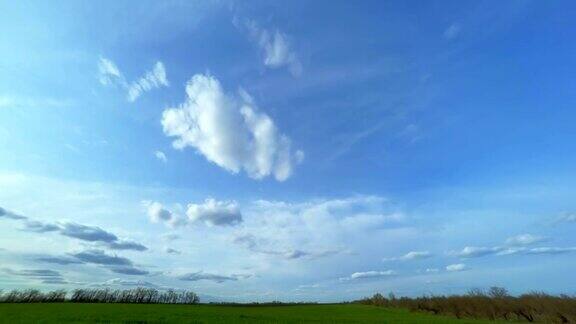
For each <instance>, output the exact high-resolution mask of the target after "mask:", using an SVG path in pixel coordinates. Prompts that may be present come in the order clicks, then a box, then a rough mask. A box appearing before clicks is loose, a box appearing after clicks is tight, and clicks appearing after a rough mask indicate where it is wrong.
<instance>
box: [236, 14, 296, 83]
mask: <svg viewBox="0 0 576 324" xmlns="http://www.w3.org/2000/svg"><path fill="white" fill-rule="evenodd" d="M233 23H234V25H235V26H236V27H237V28H238V29H240V30H243V31H244V30H245V31H246V32H247V33H248V36H249V38H250V40H251V41H252V42H254V43H255V44H256V45H257V46H258V47H259V49H260V52H261V55H262V60H263V64H264V65H265V66H266V67H267V68H270V69H278V68H282V67H286V68H288V70H289V71H290V73H291V74H292V75H293V76H295V77H298V76H300V75H301V74H302V70H303V68H302V63H301V62H300V59H299V58H298V55H297V54H296V51H295V50H294V45H293V42H292V40H291V37H290V36H289V35H288V34H286V33H284V32H282V31H280V30H279V29H277V28H270V29H268V28H263V27H262V26H260V25H259V24H258V23H257V22H256V21H255V20H251V19H246V20H242V19H240V18H238V17H236V18H234V20H233Z"/></svg>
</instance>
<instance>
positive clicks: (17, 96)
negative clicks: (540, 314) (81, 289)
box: [0, 1, 576, 301]
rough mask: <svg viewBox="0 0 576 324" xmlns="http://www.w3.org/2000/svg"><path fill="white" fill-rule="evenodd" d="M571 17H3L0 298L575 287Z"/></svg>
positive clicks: (559, 11)
mask: <svg viewBox="0 0 576 324" xmlns="http://www.w3.org/2000/svg"><path fill="white" fill-rule="evenodd" d="M574 9H576V5H575V4H573V3H571V2H569V1H555V2H549V1H546V2H544V1H506V2H502V1H476V2H462V1H441V2H440V1H439V2H432V1H408V2H407V1H365V2H361V3H360V2H350V1H330V2H321V1H315V2H309V1H290V2H289V3H288V2H286V1H252V2H240V1H238V2H237V1H195V2H192V1H165V2H161V3H160V2H154V1H142V2H139V3H138V5H136V4H135V3H134V2H130V1H126V2H122V1H120V2H118V1H101V2H98V3H95V2H90V1H52V2H40V1H19V2H2V3H0V12H2V13H3V14H2V16H3V18H2V19H0V29H1V30H2V34H3V35H4V36H3V37H2V38H0V53H1V54H0V226H1V227H0V233H1V235H0V268H1V269H0V287H8V288H10V287H42V288H44V289H53V288H66V289H72V288H74V287H78V286H95V285H96V286H114V287H129V286H133V285H138V284H140V285H149V286H155V287H161V288H166V287H186V288H190V289H193V290H195V291H197V292H199V293H200V295H201V296H205V298H206V299H208V300H209V299H210V298H214V299H218V300H234V301H263V300H272V299H279V300H319V301H337V300H346V299H352V298H360V297H363V296H366V295H369V294H372V293H374V292H375V291H381V292H389V291H393V292H395V293H397V294H400V295H420V294H425V293H435V294H445V293H462V292H465V291H466V290H468V289H470V288H474V287H487V286H491V285H500V286H505V287H507V288H509V289H510V290H511V291H512V292H514V293H521V292H524V291H528V290H534V289H536V290H545V291H548V292H552V293H560V292H566V293H574V292H575V291H576V286H575V285H574V283H573V280H570V278H571V275H570V269H573V268H574V266H576V261H575V259H574V256H575V255H576V239H575V238H574V235H573V233H574V230H576V214H575V212H576V210H575V208H576V206H575V205H574V202H573V200H574V198H573V197H574V194H575V193H576V192H575V189H574V185H573V184H574V181H575V180H576V179H575V178H576V177H575V176H574V165H575V164H574V162H575V160H576V132H575V131H574V129H575V128H574V123H573V121H574V118H576V113H575V111H574V107H576V91H575V89H576V82H575V81H574V77H573V72H572V71H574V70H576V46H575V45H574V41H573V39H574V32H573V31H574V30H575V27H576V24H575V23H574V22H573V19H572V18H573V17H571V15H570V13H571V12H573V10H574ZM29 270H52V271H55V273H54V272H50V274H49V275H38V273H40V272H30V271H29Z"/></svg>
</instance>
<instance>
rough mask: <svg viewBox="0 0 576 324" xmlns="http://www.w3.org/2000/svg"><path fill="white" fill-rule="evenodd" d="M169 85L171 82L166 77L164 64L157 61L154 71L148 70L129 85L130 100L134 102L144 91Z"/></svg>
mask: <svg viewBox="0 0 576 324" xmlns="http://www.w3.org/2000/svg"><path fill="white" fill-rule="evenodd" d="M167 86H169V83H168V79H166V70H165V69H164V64H162V62H156V64H154V69H153V70H152V71H148V72H146V74H145V75H144V76H143V77H141V78H140V79H138V80H137V81H135V82H133V83H132V84H130V86H129V87H128V101H130V102H134V101H136V99H138V97H140V96H141V95H142V93H144V92H147V91H150V90H152V89H157V88H160V87H167Z"/></svg>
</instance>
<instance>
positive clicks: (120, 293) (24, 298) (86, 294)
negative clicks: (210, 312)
mask: <svg viewBox="0 0 576 324" xmlns="http://www.w3.org/2000/svg"><path fill="white" fill-rule="evenodd" d="M61 302H70V303H126V304H197V303H199V302H200V298H199V297H198V295H196V294H195V293H194V292H192V291H186V290H185V291H176V290H172V289H171V290H166V291H160V290H158V289H154V288H135V289H109V288H104V289H75V290H73V291H72V292H71V293H68V292H67V291H66V290H54V291H49V292H42V291H40V290H38V289H25V290H11V291H8V292H6V293H3V292H2V291H0V303H61Z"/></svg>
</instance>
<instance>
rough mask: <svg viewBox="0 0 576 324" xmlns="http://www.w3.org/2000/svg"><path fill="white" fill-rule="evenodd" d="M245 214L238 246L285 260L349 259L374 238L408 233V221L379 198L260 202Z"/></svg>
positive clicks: (361, 197)
mask: <svg viewBox="0 0 576 324" xmlns="http://www.w3.org/2000/svg"><path fill="white" fill-rule="evenodd" d="M243 214H244V222H243V225H242V226H241V227H239V228H238V230H237V233H236V234H235V238H234V239H233V242H234V243H236V244H237V245H239V246H241V247H243V248H245V249H246V250H248V251H250V252H256V253H258V254H261V255H263V256H266V257H275V258H282V259H292V260H296V259H317V258H328V257H335V256H342V255H350V254H353V253H356V251H355V250H356V249H357V250H363V249H365V246H366V245H369V243H367V242H368V241H369V240H370V239H369V238H370V237H372V235H371V234H370V233H374V232H376V231H394V230H397V231H398V232H402V231H405V229H399V227H400V226H402V224H403V222H404V221H405V217H404V215H403V214H402V213H399V212H397V211H395V210H394V209H393V208H390V205H389V204H388V203H387V201H386V199H384V198H382V197H377V196H353V197H347V198H342V199H319V200H310V201H306V202H302V203H287V202H282V201H265V200H260V201H256V202H253V203H252V204H250V205H249V206H247V207H246V208H243ZM389 233H390V235H395V234H394V233H392V232H389Z"/></svg>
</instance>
